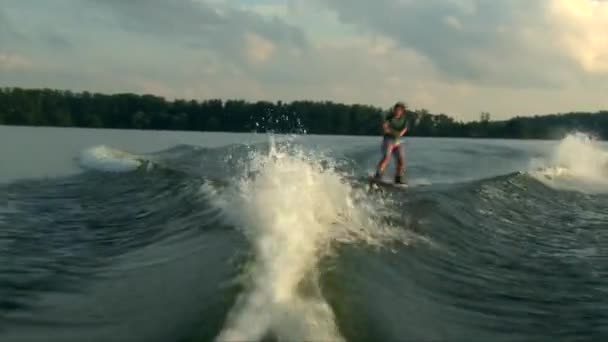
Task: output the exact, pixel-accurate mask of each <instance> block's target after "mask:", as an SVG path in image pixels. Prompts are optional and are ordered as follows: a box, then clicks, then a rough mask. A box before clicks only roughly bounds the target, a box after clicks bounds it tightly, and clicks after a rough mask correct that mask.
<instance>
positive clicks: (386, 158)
mask: <svg viewBox="0 0 608 342" xmlns="http://www.w3.org/2000/svg"><path fill="white" fill-rule="evenodd" d="M393 149H394V146H393V144H391V142H390V140H389V139H387V138H384V140H383V141H382V148H381V152H382V159H380V162H378V166H377V168H376V175H375V176H376V177H378V178H380V177H382V175H383V174H384V170H386V166H387V165H388V163H389V162H390V161H391V155H392V154H393Z"/></svg>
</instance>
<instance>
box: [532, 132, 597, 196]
mask: <svg viewBox="0 0 608 342" xmlns="http://www.w3.org/2000/svg"><path fill="white" fill-rule="evenodd" d="M542 166H543V167H542V168H541V169H540V170H538V171H533V172H532V173H531V174H532V176H534V177H535V178H536V179H538V180H539V181H541V182H543V183H544V184H546V185H548V186H550V187H553V188H556V189H561V190H575V191H581V192H586V193H603V192H608V151H606V150H605V148H603V147H602V146H601V143H600V142H598V141H597V140H595V139H593V138H591V137H590V136H588V135H585V134H582V133H576V134H571V135H568V136H567V137H566V138H564V139H563V140H562V141H561V142H560V143H559V144H558V146H557V147H556V148H555V151H554V152H553V154H552V156H551V158H550V159H549V160H548V161H544V162H543V165H542Z"/></svg>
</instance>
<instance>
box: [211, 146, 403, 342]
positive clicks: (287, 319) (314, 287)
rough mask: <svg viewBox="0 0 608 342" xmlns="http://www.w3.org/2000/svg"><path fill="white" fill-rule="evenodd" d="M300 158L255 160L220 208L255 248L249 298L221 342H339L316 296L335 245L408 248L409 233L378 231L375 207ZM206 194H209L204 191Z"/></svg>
mask: <svg viewBox="0 0 608 342" xmlns="http://www.w3.org/2000/svg"><path fill="white" fill-rule="evenodd" d="M322 164H324V163H321V162H318V159H317V158H315V157H312V156H307V155H305V154H304V153H302V152H300V153H297V154H296V155H294V154H293V153H291V154H290V153H287V152H286V151H278V150H277V149H276V148H274V147H273V148H272V149H271V151H270V153H269V154H266V155H261V154H258V155H256V156H255V157H254V158H253V161H252V162H251V164H250V165H249V167H248V169H247V170H246V172H245V173H246V174H251V173H253V174H254V176H253V177H246V178H243V179H242V180H241V181H240V182H239V185H238V186H237V187H235V188H234V189H232V190H233V191H227V190H224V191H222V192H221V193H219V192H218V193H216V195H218V203H217V204H218V205H219V206H221V207H222V208H223V209H225V210H224V212H225V213H226V216H227V218H228V219H229V220H230V223H231V224H234V225H235V226H236V227H239V228H240V229H242V230H243V233H244V234H245V236H246V237H247V239H248V240H249V242H250V243H251V245H252V250H253V253H254V255H253V260H252V264H251V265H250V266H249V267H248V268H247V274H245V275H244V279H246V283H245V284H244V285H245V288H246V290H245V291H244V293H242V294H241V296H240V297H239V298H238V300H237V302H236V303H235V305H234V307H233V308H232V310H231V312H230V314H229V317H228V320H227V322H226V324H225V326H224V329H223V330H222V332H221V333H220V335H219V336H218V337H217V339H218V340H219V341H258V340H260V339H263V338H265V337H267V336H268V335H272V336H275V337H277V339H278V340H286V341H340V340H343V338H342V336H341V335H340V333H339V331H338V328H337V326H336V324H335V320H334V314H333V311H332V309H331V307H330V306H329V305H328V304H327V302H326V301H325V299H324V298H323V297H322V295H321V293H320V292H321V291H320V290H319V286H318V281H317V278H318V276H319V271H318V268H317V265H318V263H319V261H320V260H321V259H322V258H323V257H326V256H328V255H329V254H330V253H331V250H332V245H333V244H335V243H353V242H363V243H367V244H371V245H377V246H380V245H382V244H383V243H384V242H387V241H389V240H390V241H397V242H400V243H407V242H408V240H409V236H408V235H407V233H406V230H403V229H397V228H394V227H390V226H386V225H382V224H378V223H377V222H378V221H379V220H375V219H374V214H375V213H377V211H376V206H382V205H383V204H385V203H380V202H379V199H376V200H374V201H369V200H364V199H363V198H364V197H367V196H368V195H367V193H363V192H361V193H359V192H358V191H356V190H354V189H353V188H352V187H351V186H350V185H349V184H348V183H347V182H345V181H343V178H342V177H341V176H340V175H339V174H338V173H337V172H336V171H335V169H333V168H328V167H327V165H325V166H323V165H322ZM204 191H210V189H209V187H205V188H204Z"/></svg>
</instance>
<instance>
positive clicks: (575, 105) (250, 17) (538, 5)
mask: <svg viewBox="0 0 608 342" xmlns="http://www.w3.org/2000/svg"><path fill="white" fill-rule="evenodd" d="M0 86H19V87H36V88H38V87H49V88H60V89H71V90H75V91H83V90H89V91H96V92H104V93H120V92H135V93H152V94H156V95H161V96H165V97H167V98H171V99H172V98H186V99H209V98H222V99H245V100H251V101H255V100H270V101H277V100H283V101H293V100H304V99H309V100H330V101H336V102H344V103H361V104H371V105H376V106H380V107H383V108H388V107H390V106H391V105H392V104H394V103H395V102H396V101H405V102H407V103H408V105H409V106H410V108H412V109H421V108H424V109H427V110H429V111H430V112H432V113H445V114H448V115H451V116H453V117H456V118H457V119H461V120H474V119H478V118H479V115H480V113H481V112H482V111H486V112H490V113H491V114H492V118H493V119H504V118H509V117H512V116H516V115H520V116H525V115H536V114H545V113H560V112H568V111H596V110H599V109H608V0H373V1H372V0H282V1H279V0H230V1H229V0H53V1H49V0H2V3H1V4H0Z"/></svg>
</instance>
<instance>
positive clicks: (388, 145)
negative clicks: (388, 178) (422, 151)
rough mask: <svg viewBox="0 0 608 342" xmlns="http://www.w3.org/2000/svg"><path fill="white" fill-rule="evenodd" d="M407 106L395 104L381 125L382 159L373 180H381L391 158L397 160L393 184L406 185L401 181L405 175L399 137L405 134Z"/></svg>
mask: <svg viewBox="0 0 608 342" xmlns="http://www.w3.org/2000/svg"><path fill="white" fill-rule="evenodd" d="M406 110H407V106H406V105H405V103H403V102H397V103H396V104H395V106H393V110H392V111H391V112H390V113H388V114H387V115H386V116H385V118H384V122H383V124H382V130H383V132H384V134H383V139H382V149H381V150H382V159H381V160H380V162H379V163H378V167H377V168H376V174H375V175H374V178H375V179H376V180H381V179H382V175H383V174H384V171H385V170H386V167H387V166H388V164H389V162H390V160H391V157H394V158H395V159H397V173H396V174H395V184H406V183H405V180H404V179H403V177H404V173H405V151H404V147H403V145H402V142H401V137H402V136H403V135H404V134H405V133H407V131H408V124H407V118H406V115H405V112H406Z"/></svg>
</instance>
